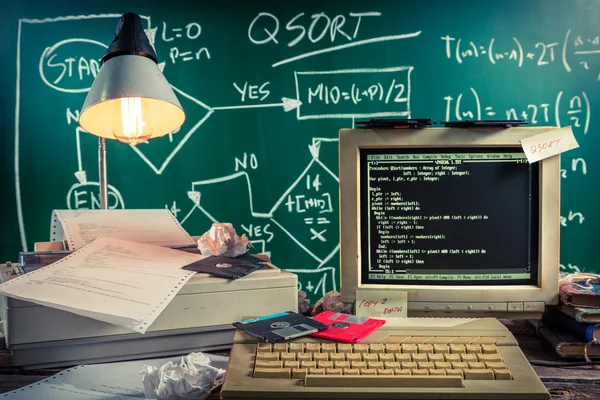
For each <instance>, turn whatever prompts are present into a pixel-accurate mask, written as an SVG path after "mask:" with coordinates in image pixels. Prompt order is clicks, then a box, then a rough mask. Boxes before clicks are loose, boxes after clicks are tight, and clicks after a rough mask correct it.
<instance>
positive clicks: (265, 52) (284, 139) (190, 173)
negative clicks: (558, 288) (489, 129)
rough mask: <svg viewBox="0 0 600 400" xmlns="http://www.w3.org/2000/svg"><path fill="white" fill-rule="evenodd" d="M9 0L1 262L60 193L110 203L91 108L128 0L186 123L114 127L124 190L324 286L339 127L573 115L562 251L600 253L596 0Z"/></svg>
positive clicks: (133, 201)
mask: <svg viewBox="0 0 600 400" xmlns="http://www.w3.org/2000/svg"><path fill="white" fill-rule="evenodd" d="M7 3H8V7H6V8H5V10H3V12H2V15H1V16H0V21H1V24H0V25H1V28H0V29H1V33H2V41H1V43H0V46H1V50H2V55H3V67H2V68H3V73H2V75H1V76H0V85H1V87H2V89H3V94H4V96H3V97H4V99H3V103H2V109H1V114H0V115H1V116H2V118H1V119H0V123H1V128H2V135H1V136H2V139H1V140H2V141H1V143H2V148H1V155H2V158H1V159H2V175H1V176H0V178H1V179H2V180H1V181H0V188H1V189H2V211H1V213H2V217H1V220H2V241H1V244H0V246H2V247H1V251H0V256H1V257H2V260H15V259H16V258H17V256H18V252H19V251H21V250H23V249H29V250H31V249H32V248H33V243H34V242H36V241H44V240H48V238H49V227H50V225H49V222H50V215H51V211H52V210H53V209H64V208H89V207H92V208H94V207H96V208H97V207H98V199H97V191H98V183H97V182H98V168H97V140H96V138H95V137H93V136H91V135H89V134H88V133H86V132H83V131H81V130H80V129H79V128H78V125H77V122H76V119H77V115H78V112H79V110H80V107H81V105H82V104H83V101H84V99H85V96H86V90H87V88H89V86H90V85H91V83H92V81H93V78H94V75H95V74H96V72H97V71H98V68H99V59H100V58H101V57H102V55H103V54H104V51H105V48H106V46H107V45H108V44H109V43H110V41H111V40H112V34H113V31H114V28H115V25H116V22H117V18H118V16H119V15H121V14H122V13H125V12H129V11H131V12H136V13H138V14H140V15H141V16H143V20H144V23H145V24H146V26H147V27H148V32H149V34H150V35H151V36H153V37H154V45H155V48H156V51H157V54H158V57H159V59H160V61H161V63H162V64H161V67H163V68H164V74H165V76H166V78H167V79H168V80H169V82H170V84H172V85H173V87H174V88H175V90H176V93H177V95H178V97H179V99H180V100H181V103H182V105H183V107H184V109H185V112H186V121H185V123H184V125H183V126H182V127H181V129H180V130H179V131H178V132H175V133H173V134H170V135H167V136H165V137H162V138H159V139H156V140H152V141H150V142H149V143H143V144H140V145H138V146H137V147H129V146H127V145H125V144H122V143H120V142H116V141H110V142H109V143H108V145H107V158H108V181H109V184H110V192H109V203H110V206H111V207H125V208H163V207H166V208H168V209H170V210H172V212H173V213H174V214H175V215H176V217H177V218H178V220H179V221H181V223H182V224H183V226H184V228H186V229H187V230H188V232H190V233H191V234H195V235H199V234H202V233H203V232H204V231H206V230H207V229H208V228H209V227H210V224H211V222H213V221H223V222H232V223H233V224H234V226H235V227H236V229H237V231H238V233H240V234H241V233H246V234H247V235H248V236H249V238H250V239H251V240H252V241H253V243H254V246H255V248H256V250H258V251H267V252H270V253H271V256H272V259H273V260H274V262H275V264H277V265H278V266H280V267H281V268H284V269H289V270H292V271H295V272H297V273H298V275H299V277H300V283H301V288H302V289H303V290H305V291H307V292H308V293H309V295H310V297H311V298H313V299H315V298H318V297H319V296H320V295H322V294H323V293H324V292H326V291H329V290H332V289H338V290H339V215H338V213H339V207H338V202H339V195H338V178H337V176H338V167H337V140H336V138H337V134H338V131H339V129H341V128H347V127H352V126H353V123H354V120H355V119H356V118H363V117H367V116H379V115H381V116H393V115H396V116H403V115H410V116H412V117H420V118H432V119H433V120H434V121H443V120H447V119H451V120H455V119H473V118H480V119H490V118H492V119H505V118H515V117H516V118H524V119H526V120H528V121H529V122H530V123H531V124H532V125H560V126H565V125H571V126H572V127H573V130H574V132H575V135H576V138H577V140H578V141H579V144H580V147H579V148H578V149H575V150H572V151H570V152H568V153H565V154H564V155H563V157H562V168H563V171H562V174H563V178H562V198H561V200H562V203H561V215H562V216H561V223H562V230H561V264H562V266H563V267H562V268H563V269H564V270H567V271H577V270H582V271H583V270H585V271H600V268H598V267H597V266H596V261H597V260H598V258H599V256H600V246H598V245H597V244H596V243H594V240H595V238H596V237H597V236H598V235H597V233H598V229H599V227H600V221H599V217H600V213H599V211H598V208H597V207H596V204H597V203H598V201H599V200H600V190H599V189H598V188H597V185H596V182H597V181H596V179H598V173H597V172H596V169H595V164H596V163H597V161H593V160H594V156H593V151H594V149H595V148H596V149H597V148H598V146H599V145H600V138H598V132H597V131H596V129H597V126H598V123H599V122H597V120H596V118H597V117H598V116H599V114H598V112H597V111H595V110H597V107H598V106H599V105H600V104H599V103H600V92H599V91H598V85H599V84H600V83H599V79H600V75H599V73H600V36H599V35H600V3H598V2H597V1H568V2H567V1H542V0H538V1H535V0H530V1H522V0H514V1H485V2H484V1H446V0H437V1H433V0H430V1H395V0H394V1H377V2H368V1H329V2H322V1H321V2H316V1H286V2H283V1H261V2H250V1H242V0H238V1H235V2H232V1H218V2H215V1H211V2H209V1H192V0H189V1H177V0H176V1H164V0H161V1H155V0H148V1H144V2H134V1H130V0H119V1H116V0H105V1H98V2H72V1H67V0H58V1H54V2H46V1H41V0H39V1H17V0H12V1H8V2H7ZM5 4H6V3H5Z"/></svg>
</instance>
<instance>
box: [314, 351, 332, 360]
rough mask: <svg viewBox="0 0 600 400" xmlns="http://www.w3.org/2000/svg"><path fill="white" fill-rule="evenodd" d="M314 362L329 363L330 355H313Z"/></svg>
mask: <svg viewBox="0 0 600 400" xmlns="http://www.w3.org/2000/svg"><path fill="white" fill-rule="evenodd" d="M313 360H315V361H329V354H328V353H313Z"/></svg>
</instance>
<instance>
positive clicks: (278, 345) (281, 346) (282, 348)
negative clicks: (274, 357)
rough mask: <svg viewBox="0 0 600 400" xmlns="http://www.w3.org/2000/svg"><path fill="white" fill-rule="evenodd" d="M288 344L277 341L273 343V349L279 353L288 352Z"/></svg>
mask: <svg viewBox="0 0 600 400" xmlns="http://www.w3.org/2000/svg"><path fill="white" fill-rule="evenodd" d="M287 349H288V344H287V343H275V344H273V351H275V352H277V353H287Z"/></svg>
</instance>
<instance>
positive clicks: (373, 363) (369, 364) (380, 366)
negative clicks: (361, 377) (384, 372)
mask: <svg viewBox="0 0 600 400" xmlns="http://www.w3.org/2000/svg"><path fill="white" fill-rule="evenodd" d="M367 368H372V369H383V363H382V362H381V361H369V362H367Z"/></svg>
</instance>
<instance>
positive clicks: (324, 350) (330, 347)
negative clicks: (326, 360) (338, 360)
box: [321, 343, 336, 353]
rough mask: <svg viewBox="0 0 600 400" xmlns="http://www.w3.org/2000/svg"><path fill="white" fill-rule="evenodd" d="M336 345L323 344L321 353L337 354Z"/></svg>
mask: <svg viewBox="0 0 600 400" xmlns="http://www.w3.org/2000/svg"><path fill="white" fill-rule="evenodd" d="M335 348H336V346H335V343H322V344H321V353H335V350H336V349H335Z"/></svg>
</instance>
